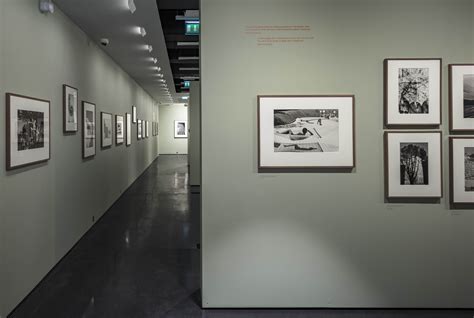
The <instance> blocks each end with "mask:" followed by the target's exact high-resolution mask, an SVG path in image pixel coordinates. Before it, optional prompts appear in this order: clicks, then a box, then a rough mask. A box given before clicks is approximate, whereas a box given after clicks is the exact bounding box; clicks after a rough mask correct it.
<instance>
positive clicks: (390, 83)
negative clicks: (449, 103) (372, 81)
mask: <svg viewBox="0 0 474 318" xmlns="http://www.w3.org/2000/svg"><path fill="white" fill-rule="evenodd" d="M442 66H443V63H442V59H441V58H387V59H385V60H384V68H383V69H384V124H385V127H386V128H399V129H401V128H412V129H413V128H418V129H424V128H431V129H434V128H437V127H439V126H440V125H441V124H442ZM432 83H433V84H432ZM402 88H403V90H404V91H403V94H401V93H400V90H401V89H402ZM402 95H403V96H402Z"/></svg>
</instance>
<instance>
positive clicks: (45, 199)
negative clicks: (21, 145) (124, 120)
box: [0, 0, 158, 316]
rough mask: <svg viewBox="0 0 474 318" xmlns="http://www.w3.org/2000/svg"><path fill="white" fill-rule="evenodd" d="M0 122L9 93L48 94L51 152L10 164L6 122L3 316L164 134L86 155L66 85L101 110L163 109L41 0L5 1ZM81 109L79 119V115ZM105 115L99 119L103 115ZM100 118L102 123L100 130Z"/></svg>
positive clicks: (149, 157)
mask: <svg viewBox="0 0 474 318" xmlns="http://www.w3.org/2000/svg"><path fill="white" fill-rule="evenodd" d="M0 52H1V55H0V96H2V98H1V99H0V105H1V107H0V108H1V111H0V123H1V127H5V124H6V122H5V121H6V118H5V97H4V96H5V93H7V92H12V93H17V94H23V95H28V96H32V97H37V98H42V99H47V100H50V101H51V160H49V161H48V162H47V163H43V164H38V165H34V166H30V167H27V168H23V169H18V170H14V171H9V172H7V171H6V170H5V168H4V167H5V146H4V143H5V129H4V128H2V129H0V140H1V141H2V144H3V146H2V147H0V149H1V150H0V167H1V169H0V182H1V191H0V202H1V203H0V204H1V209H0V238H1V241H0V244H1V245H0V246H1V248H2V249H1V250H0V252H1V254H0V262H1V263H0V264H1V265H0V266H2V267H1V272H0V274H1V275H0V282H1V284H0V286H1V287H0V302H1V305H2V307H1V308H0V310H1V311H0V315H1V316H5V315H6V313H8V312H10V311H11V310H12V309H13V308H14V307H15V306H16V305H17V304H18V303H19V302H20V301H21V300H22V299H23V298H24V297H25V296H26V295H27V294H28V292H30V291H31V290H32V288H33V287H34V286H35V285H36V284H37V283H38V282H39V281H40V280H41V279H42V278H43V277H44V275H45V274H46V273H47V272H48V271H49V270H50V269H51V268H52V267H53V266H54V265H55V264H56V262H57V261H58V260H59V259H61V257H62V256H64V255H65V253H66V252H67V251H68V250H69V249H70V248H71V247H72V246H73V245H74V244H75V243H76V242H77V240H78V239H79V238H80V237H81V236H82V235H83V234H84V233H85V232H86V231H87V230H88V229H89V228H90V227H91V226H92V225H93V224H94V221H93V220H95V221H97V220H98V218H100V217H101V216H102V215H103V214H104V212H105V211H106V210H107V209H108V208H109V207H110V206H111V205H112V204H113V203H114V202H115V200H116V199H117V198H118V197H119V196H120V195H121V194H122V193H123V192H124V191H125V190H126V189H127V188H128V187H129V186H130V185H131V183H132V182H133V181H134V180H135V179H136V178H137V177H138V176H139V175H140V174H141V173H142V172H143V171H144V170H145V169H146V168H147V167H148V166H149V165H150V163H151V162H152V161H153V160H154V159H155V158H156V157H157V155H158V138H156V137H154V138H153V137H150V138H148V139H146V140H142V141H137V135H136V125H133V126H132V145H131V146H130V147H126V146H125V145H120V146H115V145H113V146H112V147H111V148H110V149H107V150H101V149H100V141H99V139H98V142H97V154H96V156H95V158H93V159H90V160H83V159H82V152H81V149H82V148H81V129H80V130H79V132H77V133H75V134H71V135H64V134H63V131H62V130H63V123H62V116H63V110H62V107H63V104H62V85H63V84H68V85H71V86H74V87H76V88H78V90H79V101H82V100H86V101H89V102H92V103H95V104H96V112H97V114H96V115H97V118H96V119H97V120H99V118H100V112H101V111H105V112H110V113H112V114H114V115H115V114H121V115H124V116H125V113H126V112H129V113H131V111H132V105H135V106H137V110H138V117H139V118H142V119H147V120H149V121H150V122H151V121H152V120H153V114H155V115H156V113H157V112H158V107H157V105H156V103H155V101H154V100H153V99H152V98H151V97H150V96H149V95H148V94H147V93H146V92H145V91H144V90H143V89H142V88H140V87H139V86H138V85H137V84H136V83H135V82H134V81H133V80H132V79H131V78H130V77H129V76H128V75H127V74H126V73H125V72H124V71H123V70H122V69H121V68H120V67H119V66H118V65H117V64H115V63H114V62H113V61H112V60H111V59H110V58H109V57H108V56H107V55H106V54H105V53H104V52H103V51H102V50H101V49H100V48H99V47H97V45H96V44H94V43H92V42H91V41H90V39H89V38H88V37H87V36H86V35H85V34H84V33H83V32H82V31H81V30H80V29H79V28H78V27H77V26H76V25H74V24H73V23H72V22H71V21H70V20H69V19H68V18H67V17H66V16H65V15H64V14H63V13H62V12H61V11H60V10H59V9H58V8H56V12H55V13H54V14H50V15H43V14H41V13H40V12H39V11H38V1H37V0H2V1H0ZM81 118H82V117H81V116H80V117H79V119H80V120H81ZM96 123H98V121H96ZM99 127H100V125H99V124H96V128H97V129H96V131H97V136H98V137H99V136H100V135H99V134H100V129H99Z"/></svg>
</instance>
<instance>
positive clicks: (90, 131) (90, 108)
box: [82, 101, 97, 159]
mask: <svg viewBox="0 0 474 318" xmlns="http://www.w3.org/2000/svg"><path fill="white" fill-rule="evenodd" d="M96 153H97V133H96V105H95V104H94V103H90V102H87V101H82V158H83V159H88V158H92V157H94V156H95V155H96Z"/></svg>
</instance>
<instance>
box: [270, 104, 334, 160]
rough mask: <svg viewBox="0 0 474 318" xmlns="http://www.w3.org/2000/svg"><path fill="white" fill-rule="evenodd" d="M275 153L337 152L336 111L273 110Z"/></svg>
mask: <svg viewBox="0 0 474 318" xmlns="http://www.w3.org/2000/svg"><path fill="white" fill-rule="evenodd" d="M273 117H274V119H273V122H274V131H275V140H274V148H275V152H337V151H339V111H338V110H337V109H282V110H274V112H273Z"/></svg>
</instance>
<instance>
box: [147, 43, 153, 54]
mask: <svg viewBox="0 0 474 318" xmlns="http://www.w3.org/2000/svg"><path fill="white" fill-rule="evenodd" d="M147 50H148V52H150V53H151V52H152V51H153V46H151V45H150V44H148V45H147Z"/></svg>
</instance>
